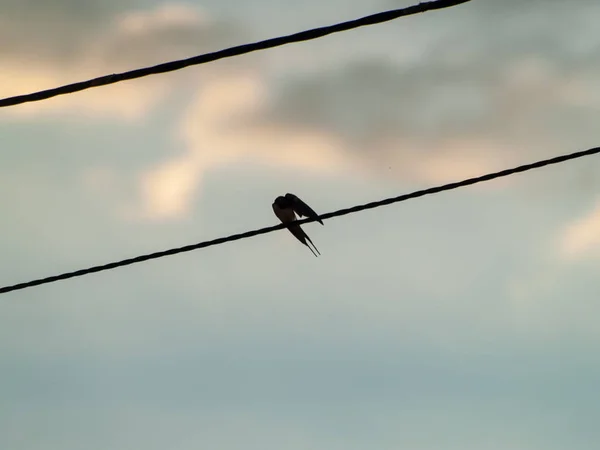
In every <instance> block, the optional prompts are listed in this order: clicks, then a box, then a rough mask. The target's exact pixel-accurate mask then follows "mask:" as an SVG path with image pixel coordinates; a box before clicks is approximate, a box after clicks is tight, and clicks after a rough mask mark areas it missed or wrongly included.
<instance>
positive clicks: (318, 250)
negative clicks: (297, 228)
mask: <svg viewBox="0 0 600 450" xmlns="http://www.w3.org/2000/svg"><path fill="white" fill-rule="evenodd" d="M304 235H305V236H306V239H307V240H308V242H310V243H311V244H312V246H313V247H314V248H315V250H316V251H317V253H318V254H319V255H321V252H319V249H318V248H317V246H316V245H315V244H313V241H311V240H310V238H309V237H308V235H307V234H306V233H304ZM307 247H308V245H307ZM308 248H310V247H308ZM310 251H311V252H312V248H310ZM314 254H315V252H313V255H314ZM315 256H317V255H315Z"/></svg>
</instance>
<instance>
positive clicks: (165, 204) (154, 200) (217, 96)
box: [141, 71, 350, 219]
mask: <svg viewBox="0 0 600 450" xmlns="http://www.w3.org/2000/svg"><path fill="white" fill-rule="evenodd" d="M265 101H266V86H265V83H264V81H263V79H262V78H261V77H260V75H259V74H257V73H254V72H252V71H239V72H238V73H232V72H229V73H228V74H225V73H220V74H219V75H217V76H215V77H213V78H211V79H210V80H205V82H204V83H203V84H202V85H201V86H200V87H199V88H198V92H197V94H196V96H195V98H194V99H192V101H191V102H190V105H189V107H188V109H187V110H186V111H185V112H184V114H183V118H182V120H181V123H180V126H179V128H178V129H177V130H175V136H174V141H176V142H181V143H182V144H183V146H184V149H185V152H186V153H185V155H183V156H176V157H174V158H172V159H170V160H168V161H166V162H164V163H161V164H158V165H157V166H156V167H154V168H152V169H150V170H149V171H147V172H146V173H144V174H142V176H141V187H142V189H141V193H142V201H143V206H142V208H143V212H142V213H141V214H142V215H143V216H144V217H147V218H155V219H158V218H181V217H182V216H183V215H185V214H186V213H188V212H189V211H190V208H191V204H192V200H193V198H194V195H197V194H198V193H199V188H200V185H201V182H202V176H203V174H204V173H205V172H206V171H208V170H211V169H213V168H215V167H219V166H222V165H225V164H227V163H231V162H236V161H242V162H245V163H249V164H262V165H268V166H272V167H282V166H284V167H286V166H287V167H294V168H298V169H301V170H307V171H314V172H317V173H319V172H321V173H332V172H336V171H337V170H341V169H342V168H344V167H346V168H348V167H350V162H349V161H347V160H345V159H344V157H343V152H342V151H341V149H340V143H339V139H337V138H336V137H335V136H334V135H332V134H331V133H326V132H322V131H318V130H311V129H310V128H306V127H304V128H302V127H293V126H278V125H273V126H271V125H269V124H261V125H248V124H247V117H252V116H253V115H255V114H259V113H260V112H261V110H262V108H263V107H264V105H265Z"/></svg>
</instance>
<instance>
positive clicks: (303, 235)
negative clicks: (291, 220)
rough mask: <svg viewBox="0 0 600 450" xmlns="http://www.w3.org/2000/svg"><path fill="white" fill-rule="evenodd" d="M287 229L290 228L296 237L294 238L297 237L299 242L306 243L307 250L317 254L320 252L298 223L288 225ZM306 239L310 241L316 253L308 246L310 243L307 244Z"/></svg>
mask: <svg viewBox="0 0 600 450" xmlns="http://www.w3.org/2000/svg"><path fill="white" fill-rule="evenodd" d="M288 230H290V232H291V233H292V234H293V235H294V236H295V237H296V239H298V240H299V241H300V242H302V243H303V244H304V245H306V246H307V247H308V248H309V250H310V251H311V252H312V253H313V255H315V256H317V253H318V254H319V255H320V254H321V253H320V252H319V250H318V249H317V247H316V246H315V244H313V242H312V241H311V240H310V238H309V237H308V235H307V234H306V233H305V232H304V230H303V229H302V228H300V226H299V225H293V226H290V227H288ZM307 240H308V242H310V243H311V244H312V246H313V247H314V248H315V250H316V251H317V253H315V252H314V250H313V249H312V248H310V245H308V243H307V242H306V241H307Z"/></svg>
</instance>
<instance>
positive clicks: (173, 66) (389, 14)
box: [0, 0, 470, 107]
mask: <svg viewBox="0 0 600 450" xmlns="http://www.w3.org/2000/svg"><path fill="white" fill-rule="evenodd" d="M468 1H470V0H434V1H430V2H424V3H419V4H418V5H413V6H409V7H407V8H401V9H393V10H390V11H384V12H380V13H377V14H372V15H370V16H365V17H362V18H360V19H355V20H350V21H347V22H341V23H338V24H335V25H329V26H325V27H320V28H313V29H311V30H306V31H301V32H299V33H294V34H290V35H287V36H280V37H276V38H271V39H267V40H264V41H259V42H253V43H250V44H244V45H238V46H236V47H230V48H226V49H224V50H219V51H217V52H212V53H205V54H204V55H198V56H194V57H191V58H187V59H180V60H177V61H170V62H166V63H162V64H158V65H156V66H151V67H144V68H142V69H135V70H131V71H128V72H121V73H113V74H110V75H105V76H102V77H98V78H93V79H91V80H87V81H80V82H77V83H72V84H66V85H64V86H59V87H57V88H52V89H46V90H43V91H38V92H32V93H31V94H24V95H17V96H14V97H7V98H4V99H0V107H6V106H13V105H19V104H22V103H28V102H36V101H40V100H45V99H47V98H51V97H56V96H58V95H64V94H72V93H74V92H79V91H83V90H86V89H90V88H93V87H99V86H106V85H109V84H114V83H118V82H121V81H126V80H133V79H134V78H141V77H146V76H148V75H155V74H159V73H166V72H172V71H174V70H180V69H184V68H186V67H189V66H195V65H198V64H205V63H208V62H211V61H216V60H218V59H223V58H230V57H232V56H238V55H243V54H245V53H250V52H254V51H258V50H265V49H267V48H273V47H279V46H282V45H286V44H291V43H294V42H301V41H309V40H312V39H317V38H320V37H324V36H327V35H329V34H333V33H339V32H341V31H348V30H351V29H353V28H359V27H363V26H367V25H375V24H379V23H383V22H389V21H391V20H394V19H398V18H400V17H404V16H410V15H413V14H418V13H423V12H426V11H432V10H436V9H442V8H448V7H451V6H456V5H459V4H461V3H466V2H468Z"/></svg>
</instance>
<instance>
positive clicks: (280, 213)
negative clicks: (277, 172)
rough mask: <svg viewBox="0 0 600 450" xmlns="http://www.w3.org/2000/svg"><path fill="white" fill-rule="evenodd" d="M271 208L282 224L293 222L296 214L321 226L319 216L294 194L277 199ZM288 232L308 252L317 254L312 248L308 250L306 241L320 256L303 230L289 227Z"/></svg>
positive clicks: (297, 226)
mask: <svg viewBox="0 0 600 450" xmlns="http://www.w3.org/2000/svg"><path fill="white" fill-rule="evenodd" d="M272 206H273V212H274V213H275V215H276V216H277V217H278V218H279V220H281V222H282V223H288V224H289V223H291V222H294V221H295V220H296V214H298V216H300V217H302V216H305V217H309V218H311V219H317V221H318V222H319V223H320V224H321V225H323V221H322V220H321V219H319V218H318V217H319V215H318V214H317V213H316V212H314V210H313V209H312V208H311V207H310V206H308V205H307V204H306V203H304V202H303V201H302V200H300V199H299V198H298V197H296V196H295V195H294V194H289V193H288V194H285V195H284V196H279V197H277V198H276V199H275V201H274V202H273V205H272ZM288 230H290V233H292V234H293V235H294V236H295V237H296V239H298V240H299V241H300V242H302V243H303V244H304V245H306V246H307V247H308V248H309V250H310V251H311V252H312V253H313V255H315V256H317V254H316V253H315V252H314V251H313V249H312V248H310V246H309V245H308V243H307V242H306V241H308V242H310V243H311V244H312V246H313V247H314V248H315V250H316V251H317V253H319V255H320V254H321V253H320V252H319V250H318V249H317V247H316V246H315V244H313V242H312V241H311V240H310V238H309V237H308V235H307V234H306V233H305V232H304V230H303V229H302V228H300V225H294V224H292V225H289V226H288Z"/></svg>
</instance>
